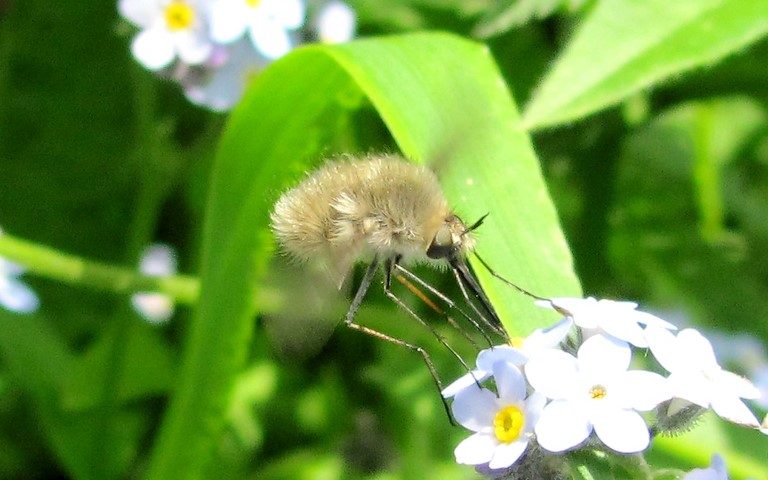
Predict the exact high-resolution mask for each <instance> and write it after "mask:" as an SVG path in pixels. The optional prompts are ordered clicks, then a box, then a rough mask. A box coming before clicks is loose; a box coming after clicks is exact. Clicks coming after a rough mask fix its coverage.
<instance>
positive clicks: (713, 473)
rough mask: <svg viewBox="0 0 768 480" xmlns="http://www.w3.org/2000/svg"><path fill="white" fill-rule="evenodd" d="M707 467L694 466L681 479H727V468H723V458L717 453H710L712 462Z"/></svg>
mask: <svg viewBox="0 0 768 480" xmlns="http://www.w3.org/2000/svg"><path fill="white" fill-rule="evenodd" d="M711 465H712V466H711V467H709V468H694V469H693V470H691V471H690V472H688V473H687V474H686V475H685V476H684V477H683V480H728V470H726V468H725V460H724V459H723V457H721V456H720V455H718V454H714V455H712V463H711Z"/></svg>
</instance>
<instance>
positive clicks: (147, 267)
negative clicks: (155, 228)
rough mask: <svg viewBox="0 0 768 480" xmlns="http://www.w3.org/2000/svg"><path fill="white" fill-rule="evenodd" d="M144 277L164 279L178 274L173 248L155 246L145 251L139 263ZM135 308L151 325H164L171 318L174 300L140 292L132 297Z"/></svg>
mask: <svg viewBox="0 0 768 480" xmlns="http://www.w3.org/2000/svg"><path fill="white" fill-rule="evenodd" d="M139 271H140V272H141V273H143V274H144V275H149V276H154V277H164V276H168V275H172V274H174V273H176V255H175V253H174V251H173V249H172V248H171V247H169V246H168V245H163V244H153V245H150V246H149V247H147V248H146V249H145V250H144V253H143V254H142V256H141V260H140V263H139ZM131 303H132V304H133V308H135V309H136V311H137V312H139V314H141V316H143V317H144V318H146V319H147V321H149V322H150V323H162V322H165V321H167V320H168V319H169V318H171V315H173V311H174V305H173V299H171V298H170V297H168V296H167V295H164V294H162V293H157V292H139V293H136V294H134V295H133V296H132V297H131Z"/></svg>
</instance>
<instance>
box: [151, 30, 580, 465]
mask: <svg viewBox="0 0 768 480" xmlns="http://www.w3.org/2000/svg"><path fill="white" fill-rule="evenodd" d="M288 80H290V81H288ZM361 94H362V95H364V96H365V97H367V98H368V99H369V100H370V102H371V103H372V104H373V106H374V108H375V109H376V110H377V112H378V113H379V115H380V116H381V117H382V119H383V120H384V122H385V123H386V125H387V126H388V128H389V130H390V132H391V133H392V135H393V136H394V138H395V139H396V141H397V143H398V145H399V147H400V148H401V150H402V151H403V152H404V154H405V155H406V156H407V157H409V158H411V159H414V160H416V161H423V160H425V159H435V160H436V161H437V165H436V166H438V167H439V171H440V174H441V178H442V182H443V184H444V186H445V190H446V194H447V196H448V197H449V199H450V201H451V202H453V204H454V205H455V206H456V208H457V210H458V211H459V213H460V214H461V215H464V216H465V217H466V218H468V219H473V220H474V219H476V218H479V217H480V216H481V215H482V214H484V213H486V212H491V217H489V219H488V221H487V222H486V224H484V225H483V227H482V231H481V232H480V233H479V234H478V236H479V237H480V238H479V245H480V247H479V250H480V252H481V253H482V255H483V256H484V257H485V258H486V260H488V261H489V263H491V264H492V265H493V266H494V267H495V268H496V269H497V270H498V271H499V272H500V273H501V274H503V275H505V276H507V277H509V278H510V279H512V280H514V281H517V282H519V283H521V284H522V285H523V286H524V287H526V288H529V289H531V290H533V291H536V292H538V293H542V294H553V295H554V294H558V295H578V294H579V292H580V288H579V285H578V281H577V280H576V278H575V276H574V274H573V271H572V266H571V258H570V254H569V252H568V249H567V247H566V244H565V241H564V239H563V236H562V233H561V232H560V227H559V224H558V220H557V216H556V213H555V210H554V208H553V206H552V204H551V202H550V200H549V197H548V195H547V191H546V188H545V185H544V181H543V179H542V178H541V173H540V170H539V165H538V162H537V160H536V158H535V156H534V154H533V151H532V149H531V144H530V140H529V138H528V137H527V135H526V134H525V131H524V130H523V129H522V127H521V125H520V120H519V116H518V113H517V110H516V107H515V105H514V102H513V101H512V99H511V98H510V96H509V92H508V90H507V88H506V86H505V84H504V82H503V80H502V78H501V76H500V74H499V72H498V70H497V68H496V66H495V64H494V63H493V61H492V59H491V57H490V55H489V53H488V50H487V49H486V48H485V47H483V46H481V45H478V44H476V43H473V42H468V41H466V40H462V39H460V38H458V37H454V36H451V35H446V34H415V35H406V36H399V37H390V38H382V39H372V40H366V41H359V42H352V43H349V44H345V45H339V46H320V45H318V46H311V47H307V48H300V49H297V50H296V51H294V52H292V53H291V54H290V55H288V56H286V57H285V58H283V59H282V60H280V61H278V62H276V63H275V64H273V65H272V66H271V67H270V68H269V69H268V70H266V71H265V72H264V73H263V74H262V75H261V76H260V77H259V78H258V79H257V80H256V82H255V83H254V85H253V86H252V89H251V91H250V92H249V94H248V95H247V96H246V97H245V98H244V99H243V101H242V102H241V104H240V106H239V107H238V108H237V110H236V111H235V112H234V113H233V115H232V118H231V120H230V123H229V125H228V127H227V129H226V132H225V135H224V138H223V139H222V142H221V145H220V149H219V152H218V157H217V164H216V166H215V169H214V174H213V179H212V187H211V193H210V199H209V200H210V201H209V210H208V215H207V218H206V225H205V234H204V239H203V258H202V265H201V270H202V271H201V282H202V283H201V293H200V301H199V304H198V309H197V311H196V313H195V317H194V321H193V323H192V325H191V327H190V328H191V331H190V333H189V337H188V339H187V345H186V347H185V352H184V358H183V364H182V370H181V374H180V378H179V385H178V391H177V392H176V395H175V397H174V398H173V399H172V401H171V405H170V407H169V411H168V413H167V418H166V419H165V422H164V425H163V429H162V432H161V434H160V440H159V444H158V445H157V447H156V449H155V452H154V457H153V459H152V463H151V465H150V470H149V475H148V477H149V478H157V479H161V478H195V477H197V476H199V475H200V471H201V468H202V465H203V462H204V460H205V458H206V457H207V456H208V453H209V452H210V450H211V448H212V440H213V439H214V438H215V436H216V435H217V433H218V432H219V429H220V428H221V426H222V422H223V418H224V416H225V414H226V410H227V405H228V400H229V396H230V394H231V392H232V388H233V384H234V381H235V377H236V375H237V374H238V372H239V370H240V369H241V368H242V366H243V363H244V360H245V357H246V353H247V347H248V345H249V340H250V337H251V333H252V332H251V331H252V324H253V315H254V312H255V310H256V309H257V302H256V300H255V298H256V295H255V293H256V289H257V288H258V284H259V281H260V279H261V277H263V275H264V274H265V271H266V269H267V264H268V261H269V259H270V257H271V255H272V253H273V249H274V246H273V242H274V241H273V239H272V235H271V233H270V231H269V229H268V223H269V221H268V219H269V212H270V211H271V209H272V205H273V203H274V201H275V200H276V198H277V196H278V195H279V194H280V193H281V191H282V190H284V189H285V188H286V187H287V186H288V185H290V184H292V183H294V182H295V181H296V180H297V179H298V178H300V177H301V175H303V173H304V171H305V170H306V169H307V168H308V167H309V163H310V162H313V163H315V162H318V161H319V160H320V158H319V153H320V152H321V151H322V149H323V147H324V146H325V145H327V144H328V143H329V142H330V139H332V138H333V137H334V136H335V134H336V130H337V127H338V126H339V125H340V124H341V123H342V122H341V121H340V119H341V118H343V117H344V116H345V115H346V113H347V112H348V110H349V109H351V108H355V107H357V105H358V104H359V98H360V97H361ZM478 273H479V275H480V277H481V281H482V282H483V284H484V286H485V287H486V288H487V291H488V294H489V296H490V298H491V299H492V300H493V301H494V302H495V305H496V306H497V308H498V309H499V311H500V315H501V316H502V318H504V320H505V323H506V325H507V328H508V329H509V330H510V332H512V333H513V334H524V333H527V332H528V331H530V330H531V329H533V328H535V327H537V326H542V325H544V324H548V323H550V322H551V321H552V316H551V315H552V314H551V312H547V311H546V310H543V309H538V308H535V307H534V306H533V305H532V302H531V300H530V299H529V298H525V297H523V296H522V295H520V294H519V293H517V292H515V291H513V290H512V289H510V288H508V287H506V286H504V285H502V284H501V283H500V282H499V281H497V280H495V279H492V278H490V275H489V274H487V273H486V272H485V271H483V270H482V269H479V271H478ZM394 374H395V372H393V375H394Z"/></svg>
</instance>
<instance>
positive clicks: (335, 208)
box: [271, 155, 474, 280]
mask: <svg viewBox="0 0 768 480" xmlns="http://www.w3.org/2000/svg"><path fill="white" fill-rule="evenodd" d="M271 219H272V230H273V231H274V233H275V236H276V237H277V240H278V241H279V243H280V245H281V247H282V249H283V251H284V252H285V253H287V254H288V255H289V256H291V257H292V258H294V259H296V260H299V261H301V262H306V261H310V260H313V261H320V262H321V263H323V265H324V266H325V267H326V268H327V269H328V271H329V273H330V274H331V275H332V276H334V277H335V278H336V279H337V280H342V279H343V278H344V276H345V275H346V273H347V272H348V270H349V269H350V268H351V266H352V265H353V264H354V263H355V262H356V261H358V260H361V259H366V258H369V257H375V258H378V259H379V260H384V259H389V260H396V261H398V262H399V261H400V260H403V261H406V262H407V261H409V260H423V261H429V260H437V259H441V258H446V257H448V256H456V255H461V256H463V255H465V254H466V253H468V252H469V251H471V250H472V249H473V248H474V241H473V239H472V238H471V236H470V235H469V232H468V230H467V228H466V226H465V225H464V223H463V222H462V221H461V220H460V219H459V218H458V217H457V216H456V215H454V214H453V212H452V211H451V209H450V208H449V206H448V202H447V201H446V199H445V196H444V195H443V192H442V189H441V188H440V184H439V182H438V180H437V177H436V176H435V174H434V173H433V172H432V171H431V170H429V169H428V168H427V167H424V166H422V165H416V164H413V163H410V162H408V161H406V160H404V159H403V158H401V157H399V156H396V155H373V156H369V157H366V158H363V159H353V158H346V159H340V160H331V161H328V162H326V163H325V164H324V165H323V166H321V167H320V168H319V169H318V170H316V171H314V172H313V173H312V174H311V175H310V176H309V177H307V178H306V179H304V181H302V182H301V183H299V184H298V185H297V186H296V187H294V188H293V189H291V190H289V191H287V192H285V193H284V194H283V195H282V196H281V197H280V199H279V200H278V201H277V203H276V204H275V208H274V211H273V212H272V216H271ZM434 247H440V248H439V249H437V250H439V252H438V253H435V252H436V251H437V250H436V249H435V248H434ZM428 252H430V253H429V255H428ZM445 263H446V262H442V264H445Z"/></svg>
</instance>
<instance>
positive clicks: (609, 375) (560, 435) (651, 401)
mask: <svg viewBox="0 0 768 480" xmlns="http://www.w3.org/2000/svg"><path fill="white" fill-rule="evenodd" d="M577 356H578V358H575V357H573V356H572V355H570V354H568V353H565V352H563V351H561V350H554V349H552V350H545V351H541V352H539V353H537V354H536V355H534V356H533V357H532V358H531V359H530V360H529V361H528V363H527V364H526V366H525V374H526V376H527V377H528V381H529V382H530V384H531V386H533V388H534V389H535V390H536V391H538V392H541V393H543V394H544V395H546V396H547V397H548V398H551V399H552V402H551V403H549V404H548V405H547V406H546V407H545V408H544V411H543V412H542V414H541V417H540V419H539V422H538V423H537V425H536V438H537V440H538V442H539V445H541V446H542V447H543V448H545V449H547V450H549V451H552V452H562V451H565V450H568V449H570V448H572V447H575V446H577V445H579V444H580V443H582V442H583V441H585V440H586V439H587V438H588V437H589V435H590V434H591V433H592V431H593V430H594V431H595V433H596V434H597V437H598V438H599V439H600V440H601V441H602V442H603V443H604V444H605V445H607V446H608V447H609V448H611V449H613V450H615V451H617V452H621V453H633V452H639V451H642V450H644V449H645V448H647V447H648V444H649V441H650V435H649V432H648V427H647V426H646V424H645V421H644V420H643V418H642V417H641V416H640V414H639V413H637V411H636V410H639V411H648V410H651V409H653V408H654V407H655V406H656V405H658V404H659V403H661V402H663V401H664V400H667V399H668V398H670V395H669V393H668V391H667V389H666V383H665V379H664V378H663V377H662V376H661V375H658V374H656V373H652V372H646V371H642V370H634V371H627V368H628V367H629V363H630V360H631V357H632V351H631V348H630V347H629V345H628V344H627V343H626V342H622V341H619V340H617V339H615V338H612V337H607V336H604V335H595V336H593V337H591V338H589V339H588V340H586V341H585V342H584V343H583V344H582V345H581V347H580V348H579V351H578V354H577Z"/></svg>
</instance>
